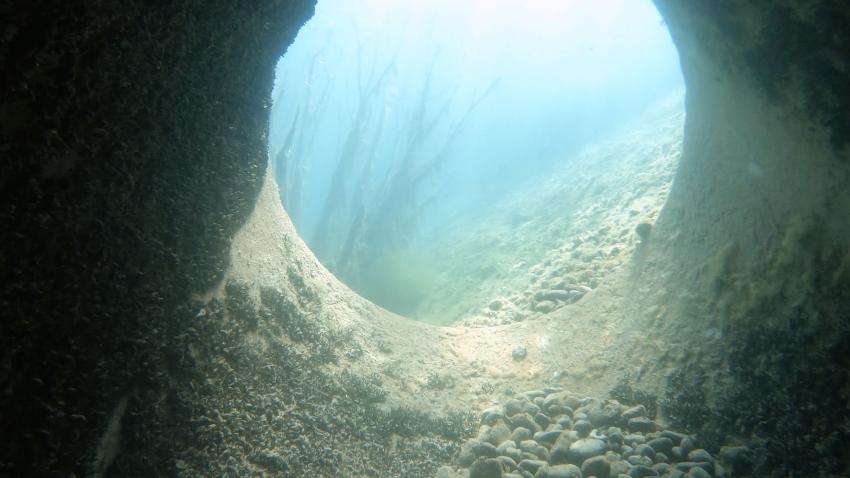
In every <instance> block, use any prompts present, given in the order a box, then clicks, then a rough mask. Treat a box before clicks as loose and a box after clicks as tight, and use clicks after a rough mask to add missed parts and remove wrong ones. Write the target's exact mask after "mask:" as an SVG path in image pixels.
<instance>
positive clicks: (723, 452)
mask: <svg viewBox="0 0 850 478" xmlns="http://www.w3.org/2000/svg"><path fill="white" fill-rule="evenodd" d="M752 460H753V457H752V452H751V451H750V449H749V448H747V447H745V446H724V447H721V448H720V462H721V463H723V465H724V466H726V467H727V468H728V469H729V473H730V475H731V476H738V475H743V474H745V473H749V472H750V469H751V468H752V466H753V465H752Z"/></svg>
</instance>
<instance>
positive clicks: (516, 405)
mask: <svg viewBox="0 0 850 478" xmlns="http://www.w3.org/2000/svg"><path fill="white" fill-rule="evenodd" d="M523 408H524V403H523V402H522V401H520V400H517V399H516V398H512V399H510V400H508V401H507V402H505V415H507V416H508V417H512V416H514V415H516V414H517V413H521V412H522V411H523Z"/></svg>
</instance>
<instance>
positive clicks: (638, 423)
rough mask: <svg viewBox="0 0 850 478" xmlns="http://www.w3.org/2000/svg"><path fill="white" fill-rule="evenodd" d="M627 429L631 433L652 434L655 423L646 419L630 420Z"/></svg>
mask: <svg viewBox="0 0 850 478" xmlns="http://www.w3.org/2000/svg"><path fill="white" fill-rule="evenodd" d="M628 428H629V431H630V432H632V433H635V432H636V433H652V432H654V431H655V422H653V421H652V420H650V419H649V418H646V417H636V418H631V419H629V426H628Z"/></svg>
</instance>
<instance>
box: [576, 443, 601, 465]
mask: <svg viewBox="0 0 850 478" xmlns="http://www.w3.org/2000/svg"><path fill="white" fill-rule="evenodd" d="M603 453H605V442H603V441H602V440H598V439H596V438H582V439H580V440H578V441H576V442H574V443H573V444H572V445H570V451H569V455H568V458H567V459H568V461H569V462H570V463H572V464H574V465H580V464H582V463H584V460H587V459H588V458H592V457H594V456H596V455H601V454H603Z"/></svg>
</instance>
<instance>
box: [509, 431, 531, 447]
mask: <svg viewBox="0 0 850 478" xmlns="http://www.w3.org/2000/svg"><path fill="white" fill-rule="evenodd" d="M511 440H513V441H515V442H517V443H519V442H521V441H525V440H531V430H529V429H528V428H525V427H516V428H514V432H513V433H511Z"/></svg>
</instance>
